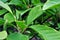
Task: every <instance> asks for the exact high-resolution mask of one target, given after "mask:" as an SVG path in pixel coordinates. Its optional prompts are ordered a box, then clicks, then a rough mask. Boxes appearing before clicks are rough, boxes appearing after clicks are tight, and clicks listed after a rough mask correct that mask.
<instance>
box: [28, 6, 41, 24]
mask: <svg viewBox="0 0 60 40" xmlns="http://www.w3.org/2000/svg"><path fill="white" fill-rule="evenodd" d="M41 14H42V10H41V6H40V5H37V6H36V7H34V8H32V9H31V11H30V13H29V15H28V17H27V25H29V24H30V23H31V22H33V21H34V20H35V19H36V18H37V17H39V16H40V15H41Z"/></svg>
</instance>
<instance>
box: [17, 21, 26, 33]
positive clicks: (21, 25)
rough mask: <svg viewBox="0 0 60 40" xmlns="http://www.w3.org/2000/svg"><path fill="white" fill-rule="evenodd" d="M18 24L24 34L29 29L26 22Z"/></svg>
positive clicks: (18, 22)
mask: <svg viewBox="0 0 60 40" xmlns="http://www.w3.org/2000/svg"><path fill="white" fill-rule="evenodd" d="M16 24H17V25H18V27H20V29H21V32H24V30H25V29H26V28H27V26H26V24H25V22H24V21H17V22H16Z"/></svg>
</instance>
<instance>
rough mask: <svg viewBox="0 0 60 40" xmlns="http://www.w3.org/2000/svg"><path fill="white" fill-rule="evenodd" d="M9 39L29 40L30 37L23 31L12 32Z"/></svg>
mask: <svg viewBox="0 0 60 40" xmlns="http://www.w3.org/2000/svg"><path fill="white" fill-rule="evenodd" d="M7 40H28V37H27V36H26V35H23V34H21V33H12V34H10V35H9V36H8V37H7Z"/></svg>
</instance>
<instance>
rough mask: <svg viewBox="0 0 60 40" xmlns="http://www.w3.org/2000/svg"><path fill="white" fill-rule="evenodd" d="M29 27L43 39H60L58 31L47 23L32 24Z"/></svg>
mask: <svg viewBox="0 0 60 40" xmlns="http://www.w3.org/2000/svg"><path fill="white" fill-rule="evenodd" d="M30 28H31V29H32V30H34V31H36V32H37V33H38V35H39V36H40V37H41V38H42V39H44V40H53V39H54V40H60V35H59V34H60V32H58V31H56V30H55V29H53V28H51V27H48V26H47V25H33V26H30Z"/></svg>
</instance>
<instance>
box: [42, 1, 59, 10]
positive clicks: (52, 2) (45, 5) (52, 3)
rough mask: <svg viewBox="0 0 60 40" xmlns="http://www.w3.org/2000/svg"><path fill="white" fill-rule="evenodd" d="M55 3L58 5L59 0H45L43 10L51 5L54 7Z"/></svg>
mask: <svg viewBox="0 0 60 40" xmlns="http://www.w3.org/2000/svg"><path fill="white" fill-rule="evenodd" d="M56 5H60V1H59V0H58V1H57V0H47V2H46V3H45V4H44V6H43V10H46V9H49V8H51V7H53V8H54V7H55V6H56Z"/></svg>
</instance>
